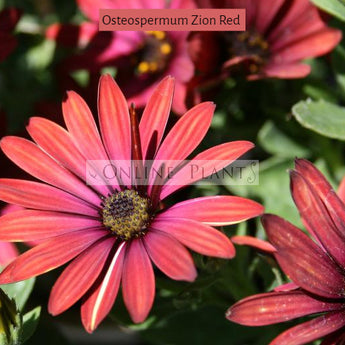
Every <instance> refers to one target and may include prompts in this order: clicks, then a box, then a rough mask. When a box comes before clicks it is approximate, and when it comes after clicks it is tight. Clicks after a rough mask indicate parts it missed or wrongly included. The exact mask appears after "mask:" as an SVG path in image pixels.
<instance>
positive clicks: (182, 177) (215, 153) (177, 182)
mask: <svg viewBox="0 0 345 345" xmlns="http://www.w3.org/2000/svg"><path fill="white" fill-rule="evenodd" d="M253 147H254V145H253V144H252V143H251V142H249V141H232V142H229V143H225V144H221V145H217V146H215V147H212V148H210V149H208V150H206V151H204V152H201V153H199V154H198V155H196V156H195V157H194V158H193V159H192V160H191V161H190V162H189V163H187V164H186V165H185V166H184V167H183V168H182V169H180V170H179V171H178V172H177V173H176V174H174V176H173V177H172V178H171V179H168V181H167V182H166V184H165V185H164V186H163V188H162V193H161V200H163V199H164V198H166V197H167V196H168V195H170V194H171V193H173V192H175V191H176V190H178V189H180V188H182V187H184V186H186V185H189V184H191V183H193V182H195V181H198V180H200V177H203V178H204V177H208V176H210V175H211V174H213V173H215V172H217V171H219V170H221V169H223V168H225V167H226V166H228V165H229V164H231V163H232V162H233V161H234V160H236V159H237V158H238V157H240V156H242V155H243V154H244V153H246V152H247V151H248V150H250V149H252V148H253ZM195 167H197V168H195ZM196 169H197V170H196ZM201 171H202V174H200V172H201Z"/></svg>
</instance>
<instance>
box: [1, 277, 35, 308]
mask: <svg viewBox="0 0 345 345" xmlns="http://www.w3.org/2000/svg"><path fill="white" fill-rule="evenodd" d="M34 284H35V278H31V279H28V280H23V281H20V282H18V283H13V284H7V285H2V286H1V288H2V290H4V291H5V292H6V294H7V295H8V296H10V297H11V298H14V300H15V301H16V305H17V307H18V309H19V310H23V308H24V306H25V303H26V301H27V300H28V298H29V296H30V294H31V291H32V289H33V287H34Z"/></svg>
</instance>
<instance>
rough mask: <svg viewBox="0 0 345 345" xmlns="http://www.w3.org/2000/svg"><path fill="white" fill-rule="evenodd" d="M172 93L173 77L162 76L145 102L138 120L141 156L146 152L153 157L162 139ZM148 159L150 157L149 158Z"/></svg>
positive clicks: (145, 155)
mask: <svg viewBox="0 0 345 345" xmlns="http://www.w3.org/2000/svg"><path fill="white" fill-rule="evenodd" d="M173 94H174V78H171V77H166V78H164V79H163V80H162V81H161V82H160V83H159V84H158V86H157V87H156V89H155V90H154V92H153V94H152V96H151V97H150V99H149V100H148V102H147V105H146V107H145V109H144V112H143V115H142V117H141V121H140V126H139V129H140V138H141V149H142V153H143V158H144V159H146V158H147V154H148V152H149V153H150V156H151V158H152V157H154V155H155V153H156V150H157V148H158V147H159V144H160V142H161V140H162V137H163V134H164V130H165V126H166V123H167V121H168V118H169V114H170V108H171V103H172V98H173ZM149 159H150V158H149Z"/></svg>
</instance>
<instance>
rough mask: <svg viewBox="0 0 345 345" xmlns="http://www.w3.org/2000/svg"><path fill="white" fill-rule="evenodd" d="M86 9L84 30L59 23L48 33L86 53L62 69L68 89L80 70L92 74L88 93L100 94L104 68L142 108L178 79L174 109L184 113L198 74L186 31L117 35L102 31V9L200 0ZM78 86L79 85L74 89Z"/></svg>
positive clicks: (190, 2)
mask: <svg viewBox="0 0 345 345" xmlns="http://www.w3.org/2000/svg"><path fill="white" fill-rule="evenodd" d="M77 3H78V5H79V8H80V10H81V11H82V12H83V13H84V14H85V16H86V17H87V18H88V19H89V20H90V21H89V22H85V23H83V24H81V25H80V26H79V27H76V26H73V25H67V26H66V25H60V24H54V25H52V26H51V27H49V28H48V30H47V33H46V35H47V37H48V38H50V39H54V40H56V41H57V42H58V43H60V44H62V45H65V46H72V47H75V46H77V45H79V47H80V48H81V51H80V52H79V53H78V54H75V55H73V56H71V57H69V58H67V59H65V60H64V61H63V62H62V64H61V67H60V70H59V77H60V78H61V79H63V85H64V86H65V85H66V84H68V85H70V84H71V83H73V80H72V78H71V74H72V73H73V72H75V71H77V70H87V71H88V72H89V76H90V78H89V84H88V87H87V90H83V92H84V93H85V91H88V94H90V92H91V95H93V93H94V91H95V90H96V89H97V84H98V78H99V74H100V71H101V69H102V68H103V67H106V66H111V67H115V68H116V70H117V71H116V81H117V83H118V84H119V85H120V87H121V89H122V91H123V92H124V94H125V95H126V97H127V99H128V102H129V104H130V103H131V102H134V103H135V104H136V106H137V107H142V106H144V105H145V104H146V102H147V100H148V98H149V96H150V95H151V94H152V92H153V90H154V88H155V87H156V86H157V84H158V82H159V81H160V80H161V79H162V78H163V77H164V76H167V75H173V76H174V77H175V78H176V87H175V97H174V100H173V105H172V108H173V110H174V111H175V112H176V113H178V114H182V113H184V112H185V111H186V106H185V98H186V92H187V82H188V81H189V80H190V79H191V78H192V76H193V73H194V66H193V63H192V61H191V59H190V57H189V55H188V50H187V36H188V32H184V31H170V32H163V31H148V32H143V31H116V32H115V31H113V32H99V31H98V21H99V9H100V8H116V9H147V8H150V9H151V8H157V9H163V8H171V9H177V8H194V7H195V4H194V0H187V1H180V0H172V1H170V2H169V3H167V2H166V1H165V0H156V1H150V2H147V1H145V0H139V1H126V2H124V1H119V0H97V1H89V0H78V1H77ZM72 85H73V84H72Z"/></svg>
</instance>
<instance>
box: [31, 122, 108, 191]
mask: <svg viewBox="0 0 345 345" xmlns="http://www.w3.org/2000/svg"><path fill="white" fill-rule="evenodd" d="M26 129H27V130H28V132H29V134H30V136H31V137H32V139H33V140H34V141H35V142H36V143H37V145H38V146H40V147H41V148H42V149H43V150H44V151H45V152H47V153H48V154H49V155H50V156H52V157H53V158H54V159H55V160H57V161H58V162H59V163H60V164H61V165H62V166H64V167H65V168H66V169H68V170H69V171H71V172H73V173H74V174H75V175H77V176H78V177H80V178H81V179H82V180H83V181H86V178H87V176H86V159H85V157H84V156H83V155H82V154H81V153H80V152H79V150H78V149H77V147H76V146H75V144H74V141H73V140H72V138H71V136H70V134H69V133H68V132H67V131H66V130H65V129H64V128H62V127H61V126H59V125H57V124H56V123H54V122H52V121H50V120H47V119H44V118H42V117H32V118H30V122H29V125H28V126H27V128H26ZM93 188H95V189H97V190H98V191H99V192H100V193H101V194H103V195H107V194H108V193H109V188H108V187H107V186H104V185H99V186H93Z"/></svg>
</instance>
